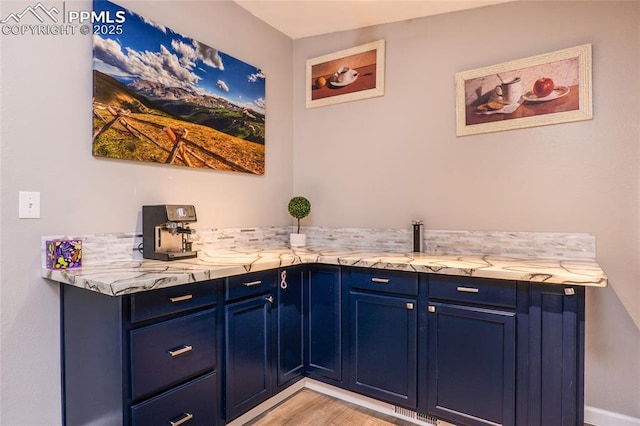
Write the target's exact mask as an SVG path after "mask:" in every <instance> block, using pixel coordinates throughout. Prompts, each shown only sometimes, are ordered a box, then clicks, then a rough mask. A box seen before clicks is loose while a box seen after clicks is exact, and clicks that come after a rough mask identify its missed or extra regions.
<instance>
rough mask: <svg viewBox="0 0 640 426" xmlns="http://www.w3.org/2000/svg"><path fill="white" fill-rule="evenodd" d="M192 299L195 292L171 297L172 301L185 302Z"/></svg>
mask: <svg viewBox="0 0 640 426" xmlns="http://www.w3.org/2000/svg"><path fill="white" fill-rule="evenodd" d="M191 299H193V294H185V295H184V296H178V297H170V298H169V300H170V301H171V303H176V302H184V301H185V300H191Z"/></svg>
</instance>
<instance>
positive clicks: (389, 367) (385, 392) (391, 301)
mask: <svg viewBox="0 0 640 426" xmlns="http://www.w3.org/2000/svg"><path fill="white" fill-rule="evenodd" d="M349 307H350V311H349V312H350V324H351V336H350V342H351V347H350V354H351V362H350V365H349V369H350V380H349V382H350V383H349V388H350V389H351V390H353V391H355V392H359V393H362V394H364V395H368V396H371V397H373V398H377V399H381V400H383V401H387V402H390V403H392V404H397V405H401V406H403V407H407V408H410V409H415V408H416V394H417V381H416V376H417V341H418V334H417V323H418V315H417V312H418V309H417V303H416V299H415V298H411V297H399V296H392V295H387V294H374V293H362V292H357V291H351V293H350V306H349Z"/></svg>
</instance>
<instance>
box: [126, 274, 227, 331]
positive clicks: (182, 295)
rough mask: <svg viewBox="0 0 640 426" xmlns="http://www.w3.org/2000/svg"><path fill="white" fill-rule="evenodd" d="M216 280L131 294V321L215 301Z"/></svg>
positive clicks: (205, 304)
mask: <svg viewBox="0 0 640 426" xmlns="http://www.w3.org/2000/svg"><path fill="white" fill-rule="evenodd" d="M216 287H217V282H216V281H206V282H203V283H197V284H187V285H180V286H175V287H169V288H163V289H159V290H152V291H145V292H142V293H135V294H132V295H131V322H132V323H136V322H140V321H145V320H148V319H152V318H158V317H162V316H165V315H171V314H175V313H179V312H185V311H188V310H190V309H196V308H202V307H205V306H208V305H213V304H215V303H216V299H217V296H216Z"/></svg>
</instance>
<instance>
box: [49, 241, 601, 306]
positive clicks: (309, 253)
mask: <svg viewBox="0 0 640 426" xmlns="http://www.w3.org/2000/svg"><path fill="white" fill-rule="evenodd" d="M314 263H318V264H327V265H337V266H350V267H363V268H374V269H385V270H398V271H407V272H417V273H428V274H442V275H454V276H467V277H478V278H492V279H500V280H511V281H528V282H534V283H545V284H556V285H574V286H583V287H597V288H601V287H606V286H607V285H608V279H607V276H606V274H605V273H604V271H602V269H601V268H600V266H599V265H598V264H597V262H596V261H585V260H559V259H537V258H515V257H505V256H486V255H485V256H480V255H468V256H464V255H440V256H438V255H426V254H421V253H390V252H376V251H363V250H360V249H344V248H335V247H332V248H304V249H288V248H251V249H235V250H234V249H227V250H219V251H215V252H208V253H203V254H201V255H200V256H199V257H198V259H190V260H179V261H171V262H163V261H159V260H147V259H144V260H131V261H113V262H104V263H96V264H92V265H85V266H83V267H82V268H77V269H54V270H52V269H44V268H43V269H42V272H41V275H42V277H43V278H45V279H48V280H52V281H57V282H59V283H62V284H67V285H72V286H76V287H81V288H85V289H88V290H92V291H96V292H99V293H102V294H105V295H109V296H121V295H125V294H131V293H137V292H142V291H149V290H154V289H159V288H166V287H172V286H177V285H182V284H189V283H196V282H202V281H208V280H212V279H218V278H226V277H230V276H234V275H241V274H246V273H250V272H258V271H264V270H269V269H275V268H280V267H289V266H294V265H303V264H314Z"/></svg>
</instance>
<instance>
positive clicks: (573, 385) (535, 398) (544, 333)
mask: <svg viewBox="0 0 640 426" xmlns="http://www.w3.org/2000/svg"><path fill="white" fill-rule="evenodd" d="M584 304H585V289H584V287H564V286H556V285H541V284H532V285H531V290H530V304H529V312H528V317H529V318H528V324H529V330H528V331H529V333H528V337H529V341H528V355H529V357H528V359H529V368H528V371H527V373H528V376H527V377H526V379H527V380H528V391H529V395H528V404H527V406H526V409H527V411H528V412H527V413H523V415H525V414H526V416H525V417H524V418H526V419H527V420H526V424H528V425H532V426H548V425H550V426H556V425H557V426H564V425H580V426H582V425H583V424H584V315H585V312H584V310H585V306H584ZM523 411H524V409H523Z"/></svg>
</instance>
